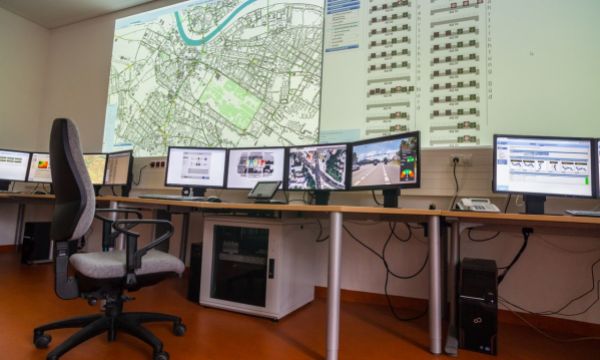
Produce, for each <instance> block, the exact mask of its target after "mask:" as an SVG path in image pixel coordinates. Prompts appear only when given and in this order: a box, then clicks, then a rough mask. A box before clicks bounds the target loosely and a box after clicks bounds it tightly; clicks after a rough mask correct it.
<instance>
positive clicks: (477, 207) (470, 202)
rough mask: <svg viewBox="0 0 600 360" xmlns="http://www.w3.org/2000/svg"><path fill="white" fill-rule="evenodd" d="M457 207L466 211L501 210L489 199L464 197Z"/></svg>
mask: <svg viewBox="0 0 600 360" xmlns="http://www.w3.org/2000/svg"><path fill="white" fill-rule="evenodd" d="M456 208H457V209H459V210H466V211H485V212H500V209H498V207H497V206H496V205H494V204H492V203H491V202H490V200H489V199H476V198H473V199H466V198H465V199H462V200H460V201H459V202H458V203H457V204H456Z"/></svg>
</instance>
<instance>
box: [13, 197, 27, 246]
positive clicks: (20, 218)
mask: <svg viewBox="0 0 600 360" xmlns="http://www.w3.org/2000/svg"><path fill="white" fill-rule="evenodd" d="M24 215H25V204H19V210H18V212H17V225H16V227H15V252H19V244H20V243H21V238H22V236H21V235H22V231H23V217H24Z"/></svg>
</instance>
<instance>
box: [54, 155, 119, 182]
mask: <svg viewBox="0 0 600 360" xmlns="http://www.w3.org/2000/svg"><path fill="white" fill-rule="evenodd" d="M86 155H105V156H106V160H104V172H103V173H102V182H101V183H100V184H94V183H93V182H92V185H94V186H103V185H104V178H105V177H106V165H107V164H108V154H106V153H103V152H87V153H83V156H86ZM50 166H52V165H50ZM85 168H86V170H87V166H86V167H85ZM88 173H89V172H88ZM90 180H91V178H90Z"/></svg>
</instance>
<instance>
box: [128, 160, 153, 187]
mask: <svg viewBox="0 0 600 360" xmlns="http://www.w3.org/2000/svg"><path fill="white" fill-rule="evenodd" d="M148 165H149V164H146V165H144V166H142V167H141V168H140V174H139V175H138V181H137V182H136V181H135V180H133V179H131V182H133V183H134V184H135V186H138V185H139V184H140V182H141V181H142V170H144V169H145V168H147V167H148Z"/></svg>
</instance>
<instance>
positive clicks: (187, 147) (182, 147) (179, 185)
mask: <svg viewBox="0 0 600 360" xmlns="http://www.w3.org/2000/svg"><path fill="white" fill-rule="evenodd" d="M171 149H189V150H224V151H225V164H224V166H225V170H224V171H223V179H222V181H221V184H222V186H212V185H211V186H204V185H197V184H167V177H168V176H167V175H168V174H169V163H170V160H171ZM227 155H228V154H227V148H220V147H194V146H169V147H168V148H167V165H166V166H165V181H164V184H165V187H182V188H190V187H191V188H202V189H226V187H225V186H226V185H227V184H226V183H225V181H226V180H227V167H228V165H229V164H228V163H227V160H228V157H227Z"/></svg>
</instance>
